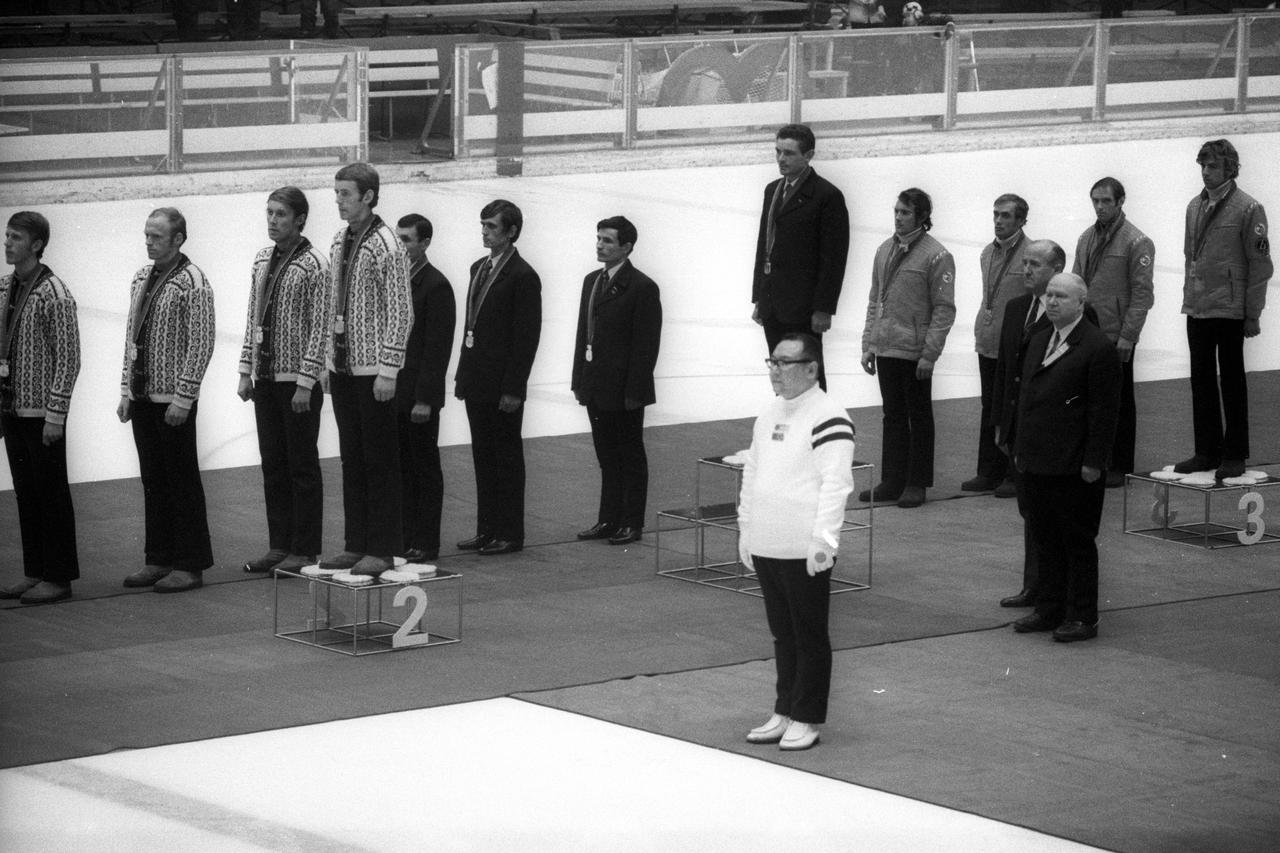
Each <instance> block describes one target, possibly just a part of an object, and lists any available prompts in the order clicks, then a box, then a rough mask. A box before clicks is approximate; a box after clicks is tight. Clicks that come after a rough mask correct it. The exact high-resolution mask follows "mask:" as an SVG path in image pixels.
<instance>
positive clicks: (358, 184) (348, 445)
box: [320, 163, 413, 577]
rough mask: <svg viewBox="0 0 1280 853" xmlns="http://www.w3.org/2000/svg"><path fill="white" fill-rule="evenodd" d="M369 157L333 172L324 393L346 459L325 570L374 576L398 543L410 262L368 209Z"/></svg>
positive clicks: (375, 186) (374, 182)
mask: <svg viewBox="0 0 1280 853" xmlns="http://www.w3.org/2000/svg"><path fill="white" fill-rule="evenodd" d="M380 184H381V182H380V179H379V177H378V172H377V171H376V170H375V169H374V168H373V167H372V166H370V165H369V164H368V163H350V164H348V165H346V166H343V167H342V168H341V169H339V170H338V172H337V174H336V175H334V180H333V185H334V198H335V201H336V202H337V205H338V216H339V217H341V218H342V220H343V221H344V222H346V223H347V224H346V227H344V228H342V229H340V230H339V231H338V233H337V234H335V235H334V236H333V242H332V243H331V244H330V246H329V266H330V269H331V272H332V275H333V313H332V315H331V316H332V317H333V323H332V327H331V328H332V332H331V334H330V335H329V345H328V355H329V391H330V393H331V395H332V396H333V419H334V420H335V421H336V422H337V424H338V452H339V454H340V455H341V457H342V514H343V550H342V552H341V553H339V554H337V555H335V556H333V557H331V558H329V559H328V560H325V561H323V562H322V563H320V568H322V569H327V570H330V571H347V572H351V573H352V574H357V575H370V576H373V577H377V576H378V575H380V574H382V573H383V572H384V571H386V570H388V569H390V568H392V566H393V564H394V558H395V556H396V555H397V554H399V553H400V552H401V550H403V547H404V546H403V536H402V533H401V530H400V502H401V480H400V442H399V435H398V430H397V426H396V404H395V397H396V380H397V378H398V377H399V373H400V369H401V368H402V367H404V354H405V345H406V343H407V342H408V339H409V329H410V326H411V325H412V324H413V300H412V297H411V296H410V293H409V263H408V258H407V256H406V255H405V251H404V247H403V246H401V245H400V240H399V238H398V237H396V232H395V231H394V230H393V229H392V228H391V227H390V226H389V225H387V223H385V222H383V221H382V217H380V216H378V215H377V214H375V213H374V212H373V208H374V207H375V206H376V205H377V203H378V192H379V187H380Z"/></svg>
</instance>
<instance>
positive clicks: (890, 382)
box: [858, 187, 956, 508]
mask: <svg viewBox="0 0 1280 853" xmlns="http://www.w3.org/2000/svg"><path fill="white" fill-rule="evenodd" d="M932 213H933V201H932V200H931V199H930V198H929V194H928V193H926V192H925V191H924V190H921V189H916V188H914V187H912V188H911V189H906V190H903V191H902V192H901V193H900V194H899V195H898V201H897V203H896V204H895V205H894V206H893V229H894V234H893V236H892V237H890V238H889V239H888V240H885V241H884V242H883V243H881V244H880V248H879V249H877V250H876V258H875V262H874V265H873V266H872V268H871V294H870V297H869V298H868V300H867V320H866V324H865V326H864V327H863V330H862V369H863V370H865V371H866V372H867V373H870V374H871V375H873V376H878V377H879V379H880V395H881V397H882V398H883V400H884V436H883V438H882V441H883V445H882V452H881V464H880V484H879V485H877V486H876V487H875V488H874V489H866V490H864V491H862V492H861V493H859V495H858V500H861V501H875V502H877V503H879V502H888V501H897V503H898V506H900V507H904V508H912V507H918V506H921V505H923V504H924V502H925V489H926V488H928V487H929V486H932V485H933V366H934V364H935V363H936V362H937V360H938V357H939V356H940V355H942V348H943V346H945V345H946V342H947V333H948V332H950V331H951V324H952V323H953V322H954V321H955V317H956V302H955V283H956V282H955V279H956V263H955V260H954V259H953V258H952V257H951V253H950V252H948V251H947V249H946V247H944V246H943V245H942V244H941V243H939V242H938V241H937V240H935V239H933V237H931V236H929V233H928V232H929V229H930V228H932V227H933V219H932Z"/></svg>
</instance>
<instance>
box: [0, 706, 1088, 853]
mask: <svg viewBox="0 0 1280 853" xmlns="http://www.w3.org/2000/svg"><path fill="white" fill-rule="evenodd" d="M817 748H818V749H821V746H819V747H817ZM0 802H3V803H4V808H3V816H0V849H3V850H5V851H8V853H18V851H49V850H77V851H100V850H162V849H163V850H171V851H185V850H218V851H241V850H244V851H251V850H309V851H336V850H344V851H345V850H356V851H364V850H370V851H372V850H402V849H406V850H435V851H445V850H447V851H477V853H479V851H486V853H487V851H494V850H520V851H523V853H529V851H555V853H564V851H578V850H582V851H587V850H590V851H598V850H609V851H612V853H629V851H670V850H700V851H703V853H709V852H710V851H730V850H732V851H741V852H742V853H750V851H762V853H765V851H767V853H776V851H778V850H805V851H807V853H820V851H848V850H875V851H879V853H894V851H904V853H905V851H913V853H914V851H919V850H925V849H943V848H945V849H947V850H949V851H983V853H1000V851H1019V853H1022V851H1054V853H1056V852H1057V851H1086V850H1094V849H1095V848H1091V847H1087V846H1084V845H1080V844H1076V843H1074V842H1070V841H1065V840H1062V839H1058V838H1053V837H1050V836H1046V835H1041V834H1039V833H1035V832H1032V831H1030V830H1027V829H1022V828H1019V827H1015V826H1010V825H1007V824H1002V823H999V822H997V821H993V820H988V819H986V818H982V817H977V816H974V815H970V814H965V813H963V812H958V811H952V810H950V809H945V808H941V807H938V806H933V805H930V804H928V803H922V802H918V801H916V800H911V799H906V798H903V797H898V796H894V795H892V794H886V793H882V792H879V791H874V790H870V789H867V788H862V787H859V786H856V785H850V784H848V783H845V782H840V781H836V780H833V779H828V778H826V777H822V776H817V775H813V774H810V773H805V772H803V771H801V770H793V769H789V768H787V767H783V766H780V765H777V764H772V763H769V762H766V761H757V760H754V759H751V758H746V757H743V756H740V755H735V754H731V753H726V752H720V751H718V750H714V749H709V748H706V747H702V746H697V745H695V744H690V743H685V742H683V741H678V740H674V739H671V738H666V737H661V736H658V735H653V734H649V733H647V732H643V731H638V730H635V729H629V728H625V727H623V726H618V725H615V724H612V723H606V722H602V721H599V720H594V719H590V718H587V717H582V716H579V715H576V714H570V713H567V712H564V711H557V710H554V709H550V708H544V707H542V706H539V705H532V704H529V703H526V702H521V701H519V700H515V699H492V700H488V701H483V702H475V703H470V704H464V705H451V706H446V707H442V708H432V709H425V710H419V711H408V712H403V713H395V714H387V715H383V716H378V717H364V718H359V719H354V720H345V721H338V722H332V723H324V724H320V725H313V726H304V727H298V728H292V729H282V730H279V731H272V732H260V733H257V734H251V735H240V736H235V737H226V738H218V739H215V740H206V741H198V742H195V743H187V744H176V745H173V746H164V747H156V748H152V749H144V750H135V751H127V752H117V753H113V754H110V755H101V756H94V757H90V758H82V759H74V760H71V761H61V762H54V763H49V764H39V765H33V766H29V767H21V768H15V769H10V770H4V771H0ZM771 804H772V807H770V806H771ZM51 816H52V819H51Z"/></svg>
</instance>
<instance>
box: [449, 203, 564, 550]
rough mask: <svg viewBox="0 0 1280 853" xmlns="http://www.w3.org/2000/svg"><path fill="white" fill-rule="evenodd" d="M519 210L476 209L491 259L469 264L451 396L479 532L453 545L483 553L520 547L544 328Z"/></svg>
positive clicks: (505, 207) (503, 207) (539, 294)
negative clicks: (520, 247)
mask: <svg viewBox="0 0 1280 853" xmlns="http://www.w3.org/2000/svg"><path fill="white" fill-rule="evenodd" d="M523 227H524V215H523V214H522V213H521V212H520V208H518V207H516V206H515V205H514V204H512V203H511V202H509V201H505V200H503V199H497V200H495V201H491V202H489V203H488V204H487V205H485V206H484V209H483V210H481V211H480V232H481V236H482V238H483V239H484V245H485V248H486V249H488V250H489V255H488V257H485V258H481V259H480V260H478V261H476V262H475V263H474V264H472V265H471V285H470V287H468V288H467V304H466V312H467V315H466V327H465V331H464V335H463V339H462V354H461V356H460V357H459V359H458V373H457V375H456V377H455V383H456V384H455V389H454V395H455V396H456V397H457V398H458V399H460V400H462V401H464V403H465V404H466V407H467V420H468V422H470V424H471V458H472V461H473V462H474V464H475V469H476V535H475V536H473V537H471V538H470V539H464V540H463V541H461V542H459V543H458V547H459V548H460V549H462V550H464V551H478V552H480V553H481V554H484V555H486V556H489V555H494V554H509V553H511V552H513V551H519V550H520V549H521V548H523V547H524V444H523V442H522V439H521V435H520V430H521V427H522V426H523V423H524V400H525V397H526V396H527V384H528V381H529V371H530V370H531V369H532V367H533V359H534V356H535V355H537V353H538V338H539V336H540V335H541V333H542V281H541V279H539V278H538V274H537V273H536V272H534V269H533V267H531V266H529V264H527V263H526V262H525V260H524V259H523V258H521V257H520V253H519V252H518V251H516V247H515V243H516V240H518V239H519V238H520V231H521V229H522V228H523Z"/></svg>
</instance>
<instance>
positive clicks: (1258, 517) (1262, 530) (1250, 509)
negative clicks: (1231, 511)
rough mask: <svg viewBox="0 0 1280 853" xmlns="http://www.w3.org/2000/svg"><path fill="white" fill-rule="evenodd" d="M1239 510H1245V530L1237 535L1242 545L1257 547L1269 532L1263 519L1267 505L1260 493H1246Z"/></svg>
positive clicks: (1241, 499)
mask: <svg viewBox="0 0 1280 853" xmlns="http://www.w3.org/2000/svg"><path fill="white" fill-rule="evenodd" d="M1239 508H1240V509H1242V510H1244V529H1243V530H1240V531H1238V532H1237V533H1236V538H1237V539H1239V540H1240V544H1241V545H1256V544H1258V543H1259V542H1261V541H1262V537H1263V535H1265V534H1266V532H1267V522H1266V521H1265V520H1264V519H1263V518H1262V513H1263V510H1265V509H1266V505H1265V504H1264V503H1263V501H1262V495H1261V494H1259V493H1258V492H1245V493H1244V494H1243V495H1241V496H1240V504H1239Z"/></svg>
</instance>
